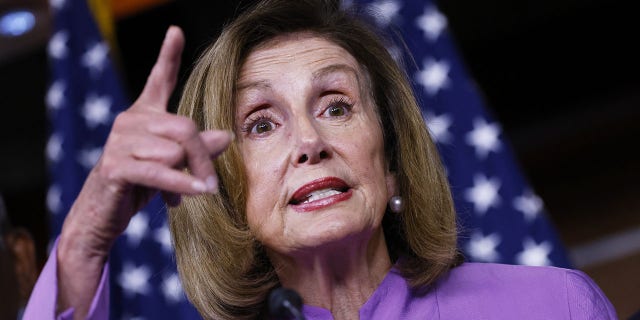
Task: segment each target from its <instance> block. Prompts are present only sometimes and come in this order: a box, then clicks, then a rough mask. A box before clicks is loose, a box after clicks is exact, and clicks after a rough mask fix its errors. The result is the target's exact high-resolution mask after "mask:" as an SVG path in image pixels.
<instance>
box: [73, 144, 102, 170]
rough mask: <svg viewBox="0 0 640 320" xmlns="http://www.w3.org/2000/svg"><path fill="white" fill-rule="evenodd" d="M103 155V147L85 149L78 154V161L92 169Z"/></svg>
mask: <svg viewBox="0 0 640 320" xmlns="http://www.w3.org/2000/svg"><path fill="white" fill-rule="evenodd" d="M101 155H102V147H96V148H92V149H83V150H81V151H80V154H78V162H79V163H80V165H81V166H83V167H84V168H85V169H88V170H91V168H93V166H95V165H96V163H98V159H100V156H101Z"/></svg>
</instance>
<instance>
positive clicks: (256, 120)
mask: <svg viewBox="0 0 640 320" xmlns="http://www.w3.org/2000/svg"><path fill="white" fill-rule="evenodd" d="M276 127H278V125H277V124H276V122H274V120H273V119H272V118H271V116H269V115H265V114H255V115H253V117H250V118H248V119H247V121H246V123H245V124H244V125H243V126H242V132H244V133H246V134H249V135H258V136H260V135H264V134H267V133H269V132H270V131H272V130H273V129H275V128H276Z"/></svg>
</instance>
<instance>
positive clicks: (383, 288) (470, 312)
mask: <svg viewBox="0 0 640 320" xmlns="http://www.w3.org/2000/svg"><path fill="white" fill-rule="evenodd" d="M55 257H56V247H54V249H53V250H52V251H51V255H50V257H49V261H47V264H46V265H45V268H44V269H43V271H42V273H41V274H40V277H39V279H38V283H37V284H36V286H35V288H34V290H33V292H32V293H31V297H30V299H29V303H28V305H27V308H26V310H25V313H24V318H23V319H24V320H32V319H34V320H35V319H37V320H49V319H58V320H66V319H72V316H73V309H69V310H65V311H63V312H61V313H60V314H56V296H57V279H56V267H57V266H56V259H55ZM108 272H109V271H108V266H107V267H105V269H104V271H103V276H102V279H101V280H100V285H99V287H98V290H97V292H96V294H95V296H94V298H93V303H92V306H91V310H90V313H89V316H88V317H87V319H92V320H98V319H99V320H103V319H104V320H107V319H108V318H109V315H108V313H109V287H108V277H107V276H106V275H107V274H108ZM303 313H304V314H305V317H306V318H307V319H309V320H316V319H317V320H324V319H333V316H332V315H331V312H330V311H329V310H326V309H323V308H320V307H315V306H309V305H305V306H304V307H303ZM360 319H443V320H444V319H447V320H449V319H465V320H466V319H545V320H549V319H599V320H600V319H617V316H616V313H615V310H614V308H613V306H612V305H611V302H609V300H608V299H607V297H606V296H605V295H604V294H603V293H602V291H601V290H600V288H598V286H597V285H596V284H595V283H594V282H593V280H591V279H590V278H589V277H588V276H587V275H585V274H584V273H582V272H580V271H576V270H568V269H561V268H553V267H526V266H513V265H501V264H489V263H465V264H462V265H461V266H459V267H456V268H454V269H452V270H451V271H449V272H448V273H447V274H445V275H444V276H443V277H442V278H441V279H439V280H438V281H437V282H436V283H435V284H434V285H433V287H432V288H431V289H430V290H429V291H427V292H426V293H425V294H422V295H418V294H416V293H415V292H413V291H412V290H411V289H410V288H409V286H408V285H407V282H406V281H405V279H404V278H403V277H402V276H400V274H399V273H398V271H397V270H396V269H395V268H393V269H391V270H390V271H389V273H388V274H387V276H386V277H385V278H384V279H383V281H382V283H381V284H380V286H379V287H378V288H377V289H376V291H375V292H374V293H373V294H372V295H371V297H370V298H369V299H368V300H367V302H365V304H364V305H363V306H362V307H361V308H360Z"/></svg>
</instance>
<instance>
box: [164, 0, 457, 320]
mask: <svg viewBox="0 0 640 320" xmlns="http://www.w3.org/2000/svg"><path fill="white" fill-rule="evenodd" d="M294 32H310V33H311V34H313V35H317V36H319V37H322V38H324V39H326V40H328V41H330V42H333V43H335V44H336V45H338V46H340V47H342V48H344V49H345V50H347V51H348V52H349V53H350V54H351V55H352V56H353V57H354V58H355V59H356V60H357V61H358V62H359V63H360V65H361V66H362V67H363V69H364V70H366V72H367V73H368V79H369V82H370V83H369V87H370V90H371V94H372V97H373V101H374V102H375V104H376V106H377V107H378V114H379V117H380V119H381V122H382V128H383V133H384V146H385V155H386V159H387V161H388V164H389V167H390V169H391V171H393V172H395V174H396V177H397V181H398V189H397V190H398V193H399V194H400V195H401V196H402V197H403V200H404V209H403V211H402V212H401V213H400V214H394V213H391V212H390V211H389V210H387V212H386V213H385V217H384V219H383V230H384V233H385V239H386V242H387V246H388V248H389V254H390V256H391V258H392V259H393V260H394V261H395V260H397V261H398V262H397V267H398V268H399V270H400V271H401V273H402V275H403V276H404V277H405V278H406V279H407V280H408V281H409V283H410V284H411V286H412V287H413V288H415V289H418V290H425V289H426V290H428V288H429V285H430V284H431V283H433V282H434V281H435V280H436V279H437V278H438V277H439V276H440V275H441V274H443V273H444V272H446V271H447V270H448V269H450V268H451V267H452V266H453V265H455V263H456V261H457V258H458V252H457V250H456V222H455V212H454V208H453V201H452V199H451V194H450V191H449V185H448V183H447V179H446V176H445V174H444V171H443V169H442V165H441V163H440V159H439V156H438V153H437V150H436V148H435V145H434V143H433V142H432V140H431V138H430V137H429V134H428V132H427V130H426V127H425V124H424V121H423V120H422V116H421V113H420V110H419V108H418V105H417V103H416V100H415V97H414V95H413V92H412V90H411V86H410V84H409V81H408V79H407V76H406V74H405V73H404V72H403V70H402V68H400V67H399V66H398V64H397V63H396V62H395V61H394V60H393V58H392V57H391V56H390V55H389V53H388V52H387V50H386V49H385V47H384V45H383V43H382V40H381V39H380V38H379V37H378V35H377V34H376V33H375V32H374V31H373V29H372V28H370V27H369V26H368V25H366V24H365V23H363V22H361V21H360V20H358V19H356V18H355V17H354V16H353V15H352V14H351V13H349V12H346V11H344V10H341V9H340V8H339V7H338V5H337V3H336V1H329V0H325V1H323V0H315V1H314V0H302V1H299V0H268V1H263V2H260V3H259V4H258V5H256V6H255V7H254V8H253V9H252V10H250V11H247V12H246V13H245V14H243V15H241V16H240V17H239V18H238V19H236V20H235V21H234V22H233V23H231V24H230V25H228V26H227V27H226V28H225V30H224V31H223V33H222V34H221V36H220V37H219V38H218V40H217V41H216V42H215V43H214V44H213V45H212V46H210V47H209V48H208V49H207V50H206V51H205V52H204V53H203V54H202V56H201V57H200V59H199V61H198V62H197V63H196V65H195V67H194V70H193V72H192V74H191V76H190V78H189V80H188V81H187V84H186V85H185V89H184V92H183V96H182V99H181V101H180V106H179V108H178V113H179V114H181V115H185V116H188V117H190V118H191V119H193V120H194V121H195V123H196V124H197V125H198V127H199V128H200V129H201V130H208V129H224V130H234V129H235V124H234V112H235V94H236V88H235V85H236V81H237V79H238V75H239V72H240V68H241V66H242V64H243V62H244V59H245V58H246V57H247V55H248V54H249V53H250V52H251V50H253V49H255V48H256V46H258V45H260V44H262V43H264V42H266V41H268V40H270V39H273V38H274V37H276V36H280V35H283V34H288V33H294ZM214 164H215V168H216V170H217V172H218V175H219V178H220V193H219V194H217V195H214V196H211V195H206V196H197V197H185V198H184V199H183V201H182V203H181V205H180V206H178V207H176V208H174V209H171V213H170V215H169V218H170V226H171V231H172V235H173V240H174V244H175V249H176V259H177V263H178V269H179V272H180V276H181V278H182V283H183V286H184V289H185V291H186V293H187V296H188V297H189V299H190V300H191V302H192V303H193V304H194V305H195V306H196V308H197V309H198V311H199V312H200V314H201V315H202V316H203V317H204V318H205V319H214V318H215V319H220V318H223V319H240V318H246V319H250V318H257V317H261V316H263V315H264V314H265V311H266V310H265V300H266V297H267V295H268V293H269V291H270V290H271V289H273V288H274V287H276V286H278V285H279V281H278V278H277V275H276V273H275V272H274V270H273V266H272V265H271V263H270V262H269V260H268V258H267V257H266V254H265V251H264V248H263V247H262V246H261V244H260V243H259V242H258V241H256V239H255V238H254V237H253V236H252V234H251V232H250V230H249V228H248V226H247V222H246V217H245V214H244V208H245V201H246V195H247V185H246V179H245V175H244V168H243V164H242V159H241V156H240V153H239V150H238V149H237V146H236V145H235V144H232V145H231V146H230V147H229V149H228V150H227V151H225V152H224V153H223V154H222V155H221V156H220V157H218V158H217V159H216V160H215V161H214Z"/></svg>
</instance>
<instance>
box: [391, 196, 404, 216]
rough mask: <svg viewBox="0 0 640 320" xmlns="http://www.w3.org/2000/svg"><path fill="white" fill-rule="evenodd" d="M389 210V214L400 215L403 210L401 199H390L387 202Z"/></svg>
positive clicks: (399, 197)
mask: <svg viewBox="0 0 640 320" xmlns="http://www.w3.org/2000/svg"><path fill="white" fill-rule="evenodd" d="M389 208H391V212H393V213H400V212H401V211H402V209H403V203H402V197H401V196H393V197H391V200H389Z"/></svg>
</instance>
